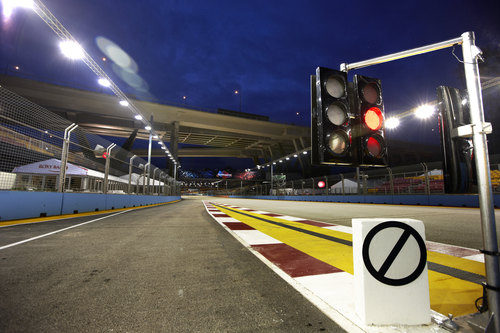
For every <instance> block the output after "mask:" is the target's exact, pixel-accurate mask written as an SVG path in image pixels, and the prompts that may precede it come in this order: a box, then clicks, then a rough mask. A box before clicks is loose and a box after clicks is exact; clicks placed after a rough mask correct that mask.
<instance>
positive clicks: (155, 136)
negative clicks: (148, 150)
mask: <svg viewBox="0 0 500 333" xmlns="http://www.w3.org/2000/svg"><path fill="white" fill-rule="evenodd" d="M153 139H158V135H153ZM158 143H159V144H161V142H158Z"/></svg>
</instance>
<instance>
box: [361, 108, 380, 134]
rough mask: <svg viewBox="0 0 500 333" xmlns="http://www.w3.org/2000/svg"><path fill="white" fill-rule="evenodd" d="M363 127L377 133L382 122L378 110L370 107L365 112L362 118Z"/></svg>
mask: <svg viewBox="0 0 500 333" xmlns="http://www.w3.org/2000/svg"><path fill="white" fill-rule="evenodd" d="M363 120H364V122H365V125H366V126H367V127H368V128H369V129H371V130H372V131H378V130H379V129H380V128H381V127H382V124H383V122H384V116H383V115H382V111H380V109H379V108H376V107H372V108H369V109H368V110H367V111H366V112H365V116H364V118H363Z"/></svg>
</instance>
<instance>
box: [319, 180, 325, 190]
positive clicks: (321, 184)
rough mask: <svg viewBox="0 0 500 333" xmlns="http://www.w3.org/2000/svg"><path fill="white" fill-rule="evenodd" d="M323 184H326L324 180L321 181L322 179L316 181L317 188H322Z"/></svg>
mask: <svg viewBox="0 0 500 333" xmlns="http://www.w3.org/2000/svg"><path fill="white" fill-rule="evenodd" d="M325 185H326V184H325V182H324V181H322V180H320V181H319V182H318V187H319V188H323V187H325Z"/></svg>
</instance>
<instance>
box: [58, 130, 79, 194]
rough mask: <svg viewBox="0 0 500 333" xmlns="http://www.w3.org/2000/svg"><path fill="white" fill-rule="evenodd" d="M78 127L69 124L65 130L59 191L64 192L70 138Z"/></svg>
mask: <svg viewBox="0 0 500 333" xmlns="http://www.w3.org/2000/svg"><path fill="white" fill-rule="evenodd" d="M77 127H78V125H77V124H75V123H73V124H71V125H69V126H68V127H67V128H66V129H65V130H64V138H63V148H62V152H61V167H60V170H59V188H58V192H64V183H65V181H66V165H67V164H68V154H69V143H70V138H71V132H73V131H74V130H75V129H76V128H77Z"/></svg>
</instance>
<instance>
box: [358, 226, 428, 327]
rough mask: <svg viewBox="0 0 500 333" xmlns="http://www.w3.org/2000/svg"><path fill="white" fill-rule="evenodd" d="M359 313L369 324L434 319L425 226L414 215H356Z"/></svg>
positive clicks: (420, 322)
mask: <svg viewBox="0 0 500 333" xmlns="http://www.w3.org/2000/svg"><path fill="white" fill-rule="evenodd" d="M352 230H353V259H354V290H355V305H356V313H357V314H358V316H359V317H360V318H361V319H362V320H363V322H364V323H365V324H366V325H422V324H428V323H430V321H431V313H430V299H429V279H428V275H427V251H426V247H425V228H424V224H423V223H422V221H418V220H413V219H394V218H389V219H380V218H378V219H353V220H352Z"/></svg>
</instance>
